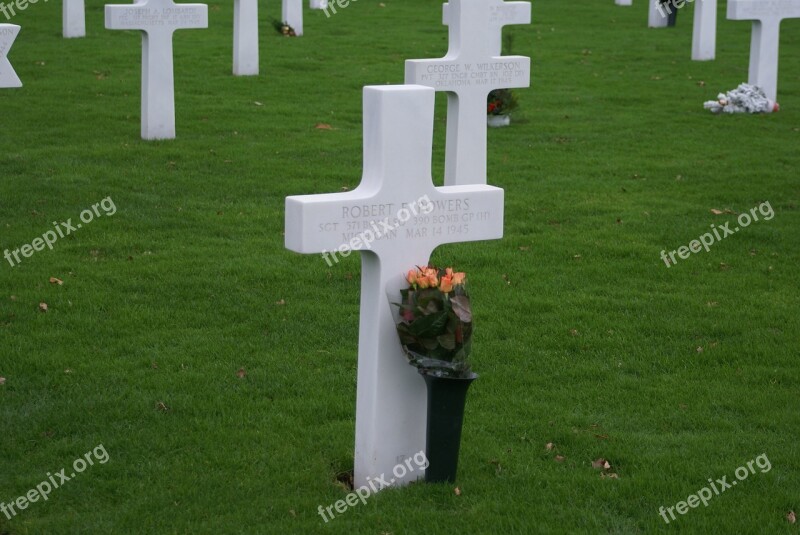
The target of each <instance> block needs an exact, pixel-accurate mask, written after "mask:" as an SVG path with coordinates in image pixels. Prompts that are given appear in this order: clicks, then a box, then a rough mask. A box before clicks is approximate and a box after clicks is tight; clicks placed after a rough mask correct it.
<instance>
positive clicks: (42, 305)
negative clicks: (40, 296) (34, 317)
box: [39, 302, 47, 312]
mask: <svg viewBox="0 0 800 535" xmlns="http://www.w3.org/2000/svg"><path fill="white" fill-rule="evenodd" d="M39 312H47V303H44V302H42V303H39Z"/></svg>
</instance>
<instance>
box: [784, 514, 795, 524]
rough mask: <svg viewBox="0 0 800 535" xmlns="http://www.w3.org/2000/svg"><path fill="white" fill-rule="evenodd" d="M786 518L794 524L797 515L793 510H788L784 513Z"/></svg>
mask: <svg viewBox="0 0 800 535" xmlns="http://www.w3.org/2000/svg"><path fill="white" fill-rule="evenodd" d="M786 520H788V521H789V523H790V524H794V523H795V522H797V515H795V514H794V511H789V512H788V513H786Z"/></svg>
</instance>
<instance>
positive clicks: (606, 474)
mask: <svg viewBox="0 0 800 535" xmlns="http://www.w3.org/2000/svg"><path fill="white" fill-rule="evenodd" d="M600 477H601V478H602V479H605V478H609V479H619V476H618V475H617V474H615V473H614V472H609V473H605V472H603V473H602V474H600Z"/></svg>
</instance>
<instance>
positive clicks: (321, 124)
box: [314, 123, 333, 130]
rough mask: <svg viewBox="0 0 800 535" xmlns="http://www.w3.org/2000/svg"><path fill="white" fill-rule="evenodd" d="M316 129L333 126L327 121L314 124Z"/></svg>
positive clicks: (331, 128)
mask: <svg viewBox="0 0 800 535" xmlns="http://www.w3.org/2000/svg"><path fill="white" fill-rule="evenodd" d="M314 128H316V129H317V130H333V127H332V126H331V125H329V124H328V123H317V124H315V125H314Z"/></svg>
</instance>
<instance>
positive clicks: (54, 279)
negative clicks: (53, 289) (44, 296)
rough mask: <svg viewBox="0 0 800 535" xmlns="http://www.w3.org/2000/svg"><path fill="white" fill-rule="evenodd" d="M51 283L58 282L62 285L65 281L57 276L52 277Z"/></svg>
mask: <svg viewBox="0 0 800 535" xmlns="http://www.w3.org/2000/svg"><path fill="white" fill-rule="evenodd" d="M50 284H58V285H59V286H61V285H62V284H64V281H62V280H61V279H57V278H56V277H50Z"/></svg>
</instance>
